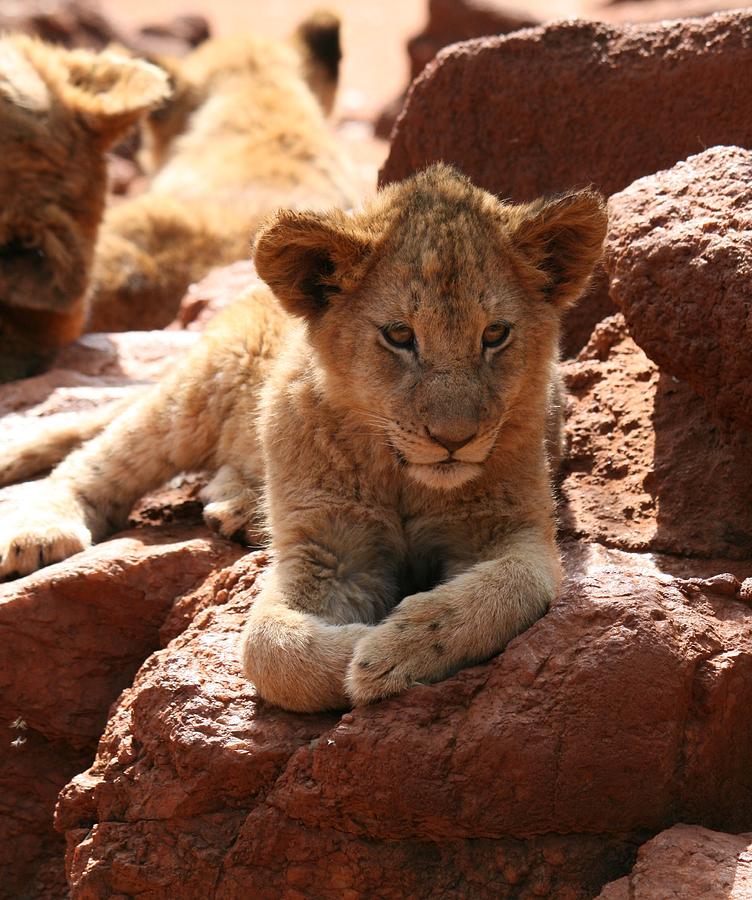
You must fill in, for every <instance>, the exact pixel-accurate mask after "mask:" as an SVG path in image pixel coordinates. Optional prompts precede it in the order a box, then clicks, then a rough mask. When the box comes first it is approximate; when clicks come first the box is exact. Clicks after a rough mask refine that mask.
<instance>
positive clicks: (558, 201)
mask: <svg viewBox="0 0 752 900" xmlns="http://www.w3.org/2000/svg"><path fill="white" fill-rule="evenodd" d="M504 218H505V223H504V224H505V230H506V232H507V235H508V237H509V238H510V240H511V242H512V245H513V246H514V247H515V249H517V250H519V251H520V252H521V254H522V257H523V273H522V274H523V278H524V279H525V281H526V282H528V284H529V286H530V288H531V289H532V290H536V291H540V292H541V293H542V294H543V295H544V296H545V297H546V298H548V299H550V300H551V301H552V302H553V303H554V304H556V306H558V307H561V308H564V307H567V306H571V305H572V304H573V303H574V302H575V301H576V300H577V299H578V297H579V296H580V294H582V292H583V291H584V290H585V287H586V286H587V283H588V281H589V280H590V276H591V275H592V273H593V269H594V268H595V265H596V264H597V263H598V261H599V260H600V258H601V254H602V248H603V240H604V238H605V236H606V204H605V201H604V199H603V197H602V195H601V194H599V193H598V191H595V190H591V189H587V190H583V191H574V192H572V193H569V194H563V195H561V196H559V197H554V198H552V199H545V198H544V199H541V200H535V201H534V202H533V203H524V204H520V205H515V206H509V207H505V208H504Z"/></svg>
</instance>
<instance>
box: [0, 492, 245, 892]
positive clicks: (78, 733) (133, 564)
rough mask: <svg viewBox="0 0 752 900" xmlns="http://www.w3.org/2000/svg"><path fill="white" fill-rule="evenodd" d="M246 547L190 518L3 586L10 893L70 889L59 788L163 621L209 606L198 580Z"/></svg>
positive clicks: (3, 853) (4, 840) (84, 758)
mask: <svg viewBox="0 0 752 900" xmlns="http://www.w3.org/2000/svg"><path fill="white" fill-rule="evenodd" d="M0 508H1V507H0ZM177 518H180V517H179V516H178V517H177ZM241 552H242V548H240V547H238V546H237V545H234V544H230V543H229V542H228V541H225V540H223V539H222V538H219V537H216V536H215V535H212V534H211V533H210V532H209V531H207V530H206V529H205V528H203V527H201V526H200V525H197V524H194V523H192V522H181V523H179V524H175V525H172V526H162V527H143V528H139V529H137V530H134V531H130V532H126V533H123V534H121V535H116V536H115V537H114V538H112V539H111V540H109V541H106V542H104V543H102V544H100V545H98V546H97V547H93V548H92V549H91V550H88V551H86V552H85V553H81V554H78V555H77V556H75V557H72V558H71V559H70V560H67V561H66V562H63V563H59V564H58V565H55V566H50V567H49V568H47V569H43V570H42V571H40V572H38V573H37V574H35V575H30V576H29V577H27V578H22V579H19V580H18V581H15V582H12V583H9V584H5V585H0V721H2V722H3V727H4V728H5V729H6V735H5V738H6V739H5V740H4V741H3V743H2V745H1V746H0V867H2V870H3V872H4V873H5V874H4V877H3V886H2V889H1V890H0V895H2V896H7V897H19V898H21V897H28V898H33V900H40V898H50V900H52V898H56V900H57V898H60V897H62V896H64V893H65V891H64V885H65V879H64V875H63V866H62V856H63V844H62V841H61V839H60V838H59V837H58V836H57V835H56V834H55V832H54V830H53V828H52V813H53V810H54V807H55V800H56V798H57V794H58V792H59V791H60V789H61V788H62V787H63V785H64V784H65V783H66V782H67V781H68V780H69V779H70V778H71V777H72V776H73V775H75V774H76V773H77V772H80V771H81V770H82V769H83V768H85V767H86V766H87V765H88V764H89V762H90V761H91V759H92V756H93V754H94V749H95V747H96V743H97V740H98V738H99V736H100V735H101V733H102V730H103V728H104V725H105V723H106V720H107V712H108V709H109V707H110V705H111V704H112V703H113V701H114V700H115V699H116V698H117V696H118V694H119V693H120V692H121V691H122V689H123V688H124V687H126V686H127V685H128V684H130V682H131V681H132V679H133V675H134V673H135V671H136V670H137V668H138V667H139V666H140V665H141V663H142V662H143V660H144V659H145V658H146V657H147V656H148V655H149V654H150V653H151V652H152V651H153V650H155V649H157V647H159V644H160V629H161V628H162V627H163V626H165V625H166V624H167V623H168V622H172V621H173V620H174V619H175V616H178V619H177V623H178V625H179V622H180V620H181V616H180V613H179V612H178V611H176V612H173V604H175V603H176V601H179V602H177V607H176V608H177V610H180V609H182V608H184V607H186V606H187V607H189V608H191V607H193V606H195V605H198V604H200V602H201V600H200V598H199V599H197V598H196V596H195V595H194V593H193V589H194V588H195V587H197V586H198V585H200V584H202V583H203V582H205V581H206V579H207V578H208V577H209V576H210V574H211V573H212V571H213V570H214V569H216V568H220V569H221V568H223V567H226V566H227V565H229V564H230V563H232V562H233V561H234V560H235V559H236V558H237V557H238V556H239V555H240V553H241ZM175 627H176V626H175V625H172V626H171V628H172V630H173V631H174V630H175ZM9 726H10V729H9ZM8 729H9V730H8ZM6 892H7V893H6Z"/></svg>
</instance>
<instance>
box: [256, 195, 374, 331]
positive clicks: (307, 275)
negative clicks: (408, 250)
mask: <svg viewBox="0 0 752 900" xmlns="http://www.w3.org/2000/svg"><path fill="white" fill-rule="evenodd" d="M372 249H373V238H372V236H370V235H369V234H367V233H366V232H365V231H362V230H360V229H358V228H357V227H356V226H355V224H354V223H353V221H352V219H350V218H349V217H348V216H347V215H345V213H343V212H340V211H339V210H335V211H333V212H328V213H322V214H317V213H313V212H303V213H297V212H293V211H291V210H280V211H279V212H278V213H276V215H274V216H273V217H272V219H271V220H269V221H268V222H267V224H266V225H265V226H264V227H263V228H262V229H261V230H260V232H259V234H258V236H257V238H256V243H255V249H254V262H255V264H256V271H257V272H258V274H259V276H260V277H261V278H263V280H264V281H265V282H266V283H267V284H268V285H269V287H270V288H271V289H272V290H273V291H274V294H275V295H276V297H277V298H278V300H279V301H280V303H281V304H282V306H283V307H284V308H285V309H286V310H287V312H289V313H291V314H292V315H294V316H303V317H304V318H309V319H312V318H315V317H317V316H319V315H320V314H321V313H322V312H323V311H324V310H325V309H326V307H327V306H328V305H329V303H330V302H331V301H332V300H333V298H334V297H336V296H337V295H338V294H342V293H347V292H348V291H352V290H354V289H355V288H356V287H357V286H358V285H359V284H360V282H361V280H362V278H363V276H364V275H365V271H366V267H367V264H368V259H369V257H370V255H371V251H372Z"/></svg>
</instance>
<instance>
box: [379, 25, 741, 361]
mask: <svg viewBox="0 0 752 900" xmlns="http://www.w3.org/2000/svg"><path fill="white" fill-rule="evenodd" d="M750 41H752V14H751V13H749V12H745V11H741V12H734V13H725V14H718V15H715V16H711V17H709V18H707V19H686V20H682V21H678V22H667V23H661V24H656V25H628V26H621V27H613V26H608V25H604V24H596V23H592V22H582V21H579V22H578V21H569V22H559V23H554V24H551V25H548V26H545V27H542V28H535V29H530V30H524V31H519V32H515V33H514V34H511V35H507V36H506V37H496V38H486V39H482V40H478V41H471V42H468V43H465V44H460V45H455V46H454V47H452V48H450V49H446V50H444V51H442V52H441V53H440V54H439V56H438V57H437V59H436V60H435V61H434V62H433V63H431V64H430V65H429V66H428V67H427V68H426V69H425V71H424V72H423V74H422V75H420V76H419V78H418V79H417V80H416V81H415V82H414V83H413V86H412V88H411V90H410V94H409V97H408V100H407V104H406V107H405V110H404V112H403V114H402V115H401V116H400V118H399V120H398V122H397V125H396V128H395V133H394V137H393V140H392V145H391V149H390V153H389V157H388V159H387V161H386V163H385V164H384V167H383V168H382V170H381V174H380V180H381V182H382V183H387V182H390V181H395V180H399V179H401V178H404V177H406V176H408V175H410V174H411V173H413V172H415V171H416V170H419V169H421V168H423V167H424V166H426V165H427V164H429V163H432V162H436V161H437V160H444V161H446V162H449V163H453V164H455V165H456V166H458V167H459V168H460V169H462V171H464V172H465V173H467V174H468V175H469V176H470V177H471V178H472V179H473V181H475V182H476V183H477V184H479V185H481V186H482V187H484V188H486V189H488V190H490V191H492V192H494V193H496V194H498V195H499V196H501V197H505V198H510V199H512V200H530V199H533V198H534V197H537V196H539V195H541V194H549V193H555V192H557V191H562V190H566V189H569V188H572V187H575V186H583V185H586V184H590V183H592V184H594V185H595V186H596V187H598V188H600V189H601V190H602V191H604V192H605V193H606V194H613V193H615V192H616V191H620V190H622V189H623V188H625V187H627V185H629V184H630V183H631V182H633V181H634V180H635V179H637V178H640V177H641V176H644V175H649V174H652V173H654V172H656V171H658V170H659V169H664V168H667V167H669V166H672V165H674V164H675V163H676V162H678V161H679V160H682V159H685V158H686V157H687V156H689V155H690V154H692V153H696V152H698V151H700V150H703V149H704V148H705V147H708V146H713V145H714V144H736V145H739V146H742V147H750V146H752V94H750V92H749V91H748V90H747V89H746V85H744V84H743V79H740V78H739V72H740V71H742V70H743V69H744V68H745V67H746V65H747V61H748V48H749V44H750ZM669 97H670V98H671V99H670V102H668V101H667V100H666V98H669ZM606 110H607V111H608V114H605V112H604V111H606ZM609 309H610V310H611V311H613V305H612V304H610V301H609V300H608V297H607V293H606V282H605V278H601V279H600V280H599V281H598V284H597V285H596V287H595V289H594V290H593V291H592V292H591V293H590V295H589V296H588V297H587V298H585V299H584V300H583V301H581V303H580V304H579V306H578V307H576V308H575V310H574V312H573V313H572V315H571V317H570V319H569V323H568V334H567V340H566V351H567V355H571V354H573V353H574V352H576V351H577V350H578V349H579V348H580V347H581V346H582V345H583V343H584V342H585V341H586V340H587V337H588V336H589V334H590V331H591V330H592V327H593V325H594V324H595V323H596V322H597V321H599V320H600V319H602V318H603V317H604V316H605V315H607V314H608V313H609Z"/></svg>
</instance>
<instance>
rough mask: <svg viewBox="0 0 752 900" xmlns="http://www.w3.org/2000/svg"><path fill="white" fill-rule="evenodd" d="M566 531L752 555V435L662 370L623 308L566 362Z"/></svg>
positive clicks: (669, 549) (689, 550)
mask: <svg viewBox="0 0 752 900" xmlns="http://www.w3.org/2000/svg"><path fill="white" fill-rule="evenodd" d="M563 373H564V378H565V382H566V384H567V387H568V389H569V393H570V399H569V416H568V423H567V431H568V443H569V450H568V457H567V459H566V460H565V462H564V466H563V470H564V480H563V484H562V489H561V491H562V497H563V503H562V507H561V510H560V520H561V528H562V532H563V533H564V534H569V535H574V536H578V537H587V538H588V539H589V540H595V541H601V542H603V543H604V544H607V545H609V546H612V547H619V548H622V549H627V550H652V551H658V552H662V553H669V554H674V555H678V556H696V557H724V556H725V557H730V558H733V559H750V558H752V482H750V479H749V461H750V459H752V434H750V433H748V432H745V431H741V430H739V429H737V428H734V427H732V426H730V425H727V424H724V423H722V422H721V423H718V422H716V421H715V419H714V418H713V416H712V415H711V410H710V409H709V408H708V406H707V404H706V403H705V401H704V400H703V399H702V398H700V397H698V396H697V395H696V394H695V392H694V391H693V390H692V389H691V388H690V387H689V386H688V385H687V384H685V383H683V382H679V381H677V380H676V379H674V378H672V377H671V376H670V375H666V374H662V373H661V372H660V371H659V370H658V368H657V367H656V365H655V364H654V363H653V362H651V361H650V360H649V359H648V358H647V356H645V354H644V353H643V352H642V350H641V349H640V348H639V347H638V346H637V345H636V344H635V343H634V341H633V340H632V339H631V338H630V337H629V335H628V333H627V329H626V325H625V323H624V319H623V317H622V316H621V315H617V316H614V317H613V318H609V319H606V320H605V321H604V322H602V323H601V324H600V325H598V327H597V328H596V329H595V331H594V332H593V336H592V338H591V341H590V343H589V344H588V346H587V347H586V348H585V349H584V350H583V351H582V353H581V354H580V356H579V357H578V359H577V360H573V361H571V362H567V363H566V364H565V365H564V367H563Z"/></svg>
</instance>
